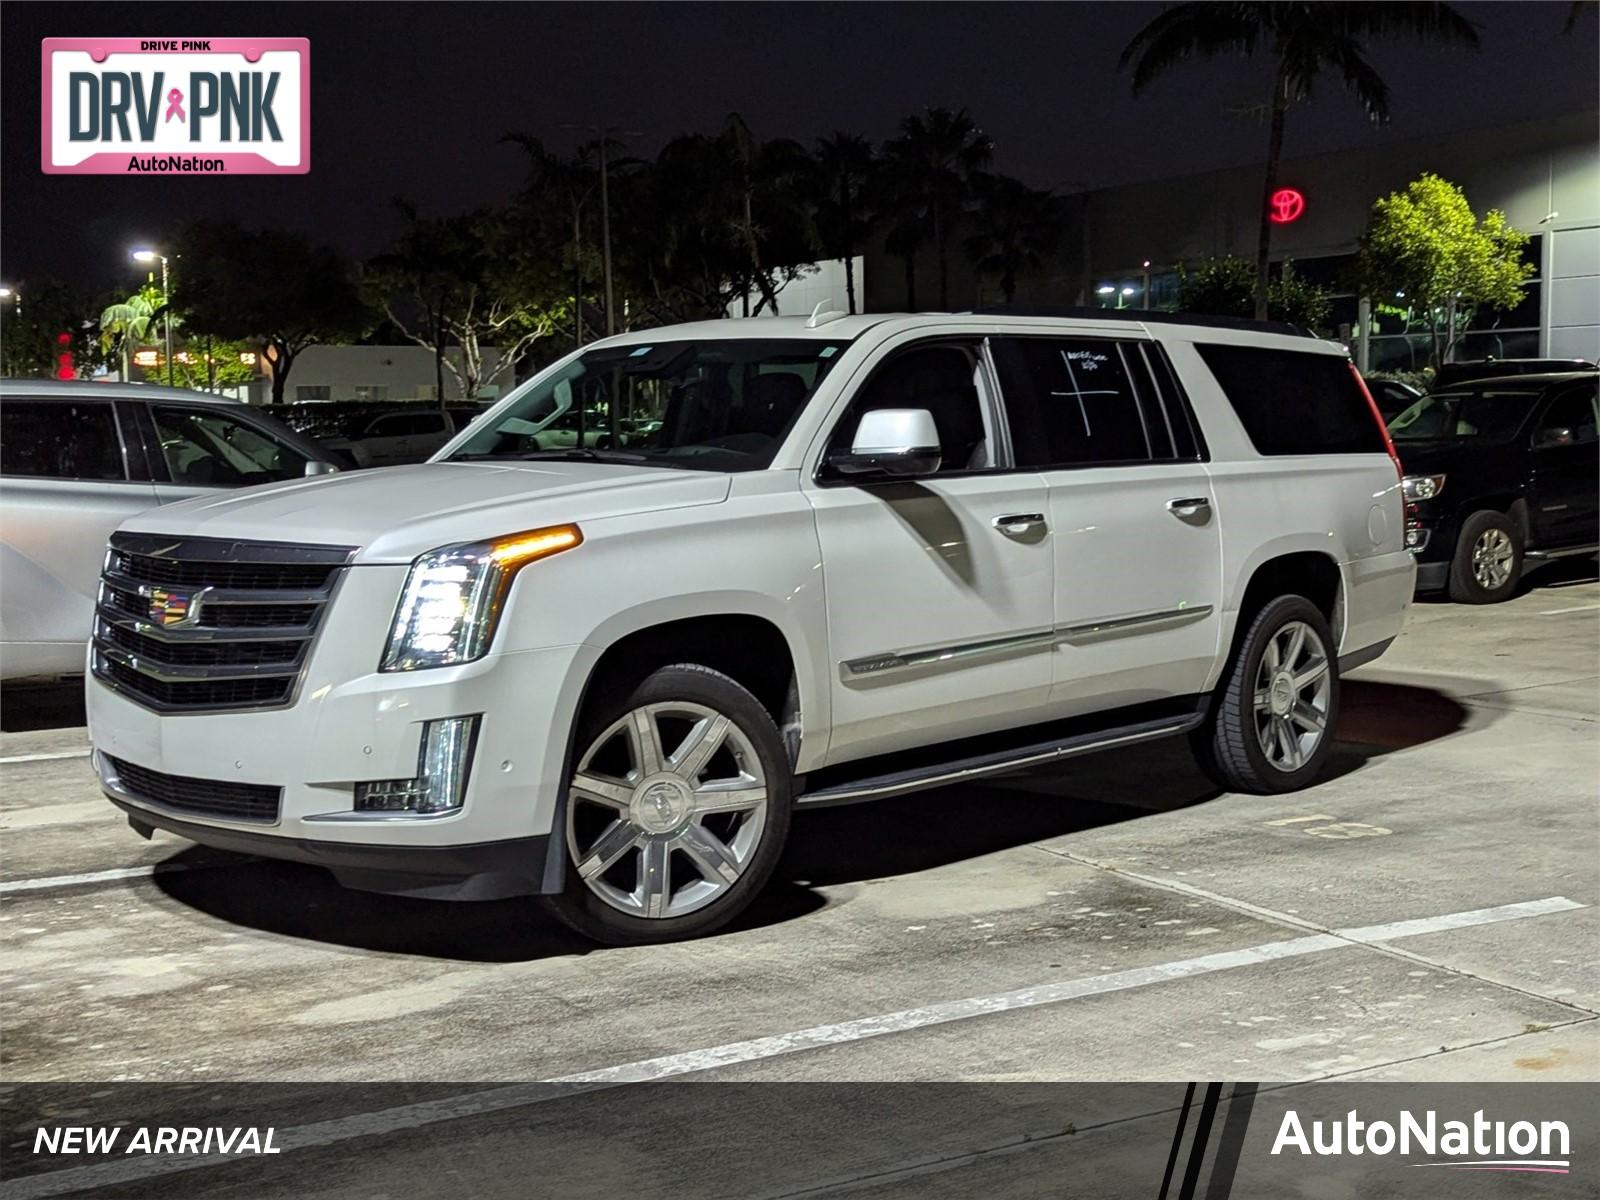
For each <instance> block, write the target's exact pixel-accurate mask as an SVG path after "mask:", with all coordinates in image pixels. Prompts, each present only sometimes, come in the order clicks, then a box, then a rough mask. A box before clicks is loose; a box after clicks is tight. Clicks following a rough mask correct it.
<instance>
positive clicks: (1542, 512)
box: [1389, 370, 1600, 604]
mask: <svg viewBox="0 0 1600 1200" xmlns="http://www.w3.org/2000/svg"><path fill="white" fill-rule="evenodd" d="M1596 378H1597V375H1596V372H1594V371H1593V370H1589V371H1566V372H1561V373H1558V374H1545V375H1520V376H1515V377H1508V378H1503V379H1479V380H1474V381H1471V382H1467V383H1460V384H1456V385H1453V386H1446V387H1444V388H1441V389H1439V390H1437V391H1434V392H1432V393H1430V394H1429V395H1427V396H1424V397H1423V398H1422V399H1421V400H1418V401H1417V402H1416V403H1415V404H1413V405H1412V406H1411V407H1410V408H1408V409H1406V410H1405V411H1404V412H1402V413H1401V414H1400V415H1399V416H1397V417H1395V418H1394V420H1393V421H1391V422H1390V423H1389V433H1390V435H1391V436H1392V437H1393V438H1394V442H1395V446H1396V448H1397V449H1398V450H1399V452H1400V461H1401V462H1402V463H1403V464H1404V467H1405V492H1406V547H1407V548H1408V549H1409V550H1411V551H1412V552H1413V553H1414V554H1415V555H1416V556H1417V590H1418V591H1438V590H1440V589H1445V590H1447V591H1448V592H1449V594H1450V598H1451V599H1452V600H1457V601H1460V602H1462V603H1464V604H1493V603H1495V602H1497V601H1500V600H1506V599H1509V598H1510V596H1511V594H1512V592H1513V591H1514V590H1515V589H1516V585H1517V578H1518V576H1519V575H1520V573H1521V571H1522V564H1523V561H1524V559H1546V558H1558V557H1564V556H1566V555H1570V554H1588V553H1593V552H1594V551H1595V549H1596V544H1597V543H1600V502H1597V498H1596V497H1597V492H1600V444H1597V442H1600V438H1597V432H1596V430H1597V425H1600V421H1597V400H1596Z"/></svg>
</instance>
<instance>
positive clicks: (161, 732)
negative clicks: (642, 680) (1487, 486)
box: [85, 567, 599, 897]
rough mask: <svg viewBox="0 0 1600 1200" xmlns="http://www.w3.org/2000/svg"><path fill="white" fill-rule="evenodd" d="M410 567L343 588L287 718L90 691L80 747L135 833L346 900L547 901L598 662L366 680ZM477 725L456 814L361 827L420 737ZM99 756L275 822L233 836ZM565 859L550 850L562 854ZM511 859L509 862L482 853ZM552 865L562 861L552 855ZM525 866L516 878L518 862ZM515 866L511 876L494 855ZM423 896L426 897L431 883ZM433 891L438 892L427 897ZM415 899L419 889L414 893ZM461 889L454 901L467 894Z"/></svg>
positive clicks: (370, 574)
mask: <svg viewBox="0 0 1600 1200" xmlns="http://www.w3.org/2000/svg"><path fill="white" fill-rule="evenodd" d="M404 572H405V568H404V567H394V568H391V567H357V568H353V569H352V570H350V572H349V574H348V578H346V580H345V581H344V583H343V584H342V585H341V590H340V594H339V597H338V599H337V600H336V601H335V602H334V603H333V604H332V605H331V606H330V608H329V610H328V612H327V614H326V617H325V620H324V624H323V627H322V628H321V630H320V631H319V633H318V635H317V642H316V644H315V646H314V647H313V650H312V652H311V656H310V660H309V661H308V663H307V665H306V669H305V674H304V677H303V678H302V679H301V680H300V685H299V688H298V690H297V692H296V695H295V699H294V701H293V703H291V704H290V705H288V706H287V707H281V708H270V709H255V710H245V711H223V712H193V713H165V714H163V713H157V712H154V711H152V710H151V709H149V708H146V707H144V706H143V705H141V704H139V703H138V702H136V701H134V700H132V699H130V698H128V697H127V696H125V695H123V694H121V693H119V692H118V691H117V690H116V689H115V688H113V687H110V686H107V684H105V683H104V682H102V681H101V680H100V679H98V678H95V677H94V676H92V675H91V676H90V677H89V678H88V679H87V681H86V684H85V687H86V694H87V709H88V718H89V736H90V741H91V742H92V744H93V745H94V747H95V750H96V751H97V754H98V755H99V756H100V760H101V761H100V768H101V782H102V786H103V787H104V789H105V790H106V792H107V794H108V795H109V796H110V797H111V799H112V800H113V801H114V802H115V803H117V804H118V805H119V806H120V807H122V808H124V809H125V810H127V811H129V815H130V818H131V819H132V820H133V821H134V822H135V824H136V826H142V827H145V828H161V829H168V830H171V831H172V832H175V833H179V834H181V835H182V836H184V837H188V838H191V839H193V840H194V841H197V842H200V843H202V844H206V845H214V846H221V847H225V848H229V849H237V848H244V847H246V845H247V847H248V851H249V852H250V853H253V854H259V855H264V856H268V857H275V858H289V859H296V860H298V861H305V862H320V863H322V864H323V865H326V866H329V867H330V868H332V869H334V870H335V872H336V873H338V874H339V875H340V878H341V879H342V880H344V881H346V882H350V883H352V884H353V885H355V886H372V884H371V883H370V882H368V883H362V882H361V880H362V879H363V878H364V877H365V876H363V872H371V873H372V874H371V879H374V880H375V879H377V877H378V876H379V875H381V874H385V873H389V874H394V875H396V876H399V877H405V876H415V877H418V878H420V879H421V880H422V881H423V882H421V883H420V884H416V885H415V886H412V885H410V884H406V883H405V880H404V878H402V879H401V881H400V882H401V885H402V886H398V887H389V886H385V887H382V888H378V889H376V890H401V891H406V892H408V893H410V894H419V895H421V894H442V892H443V891H447V890H449V889H450V888H451V887H453V886H455V885H454V884H450V883H448V881H449V880H454V881H455V883H456V884H462V883H463V881H466V880H470V879H472V878H475V877H482V878H480V879H478V882H477V883H475V884H471V885H470V886H468V885H463V886H464V892H463V894H465V895H471V896H477V897H487V896H488V895H490V894H511V892H510V891H508V890H507V889H509V888H511V887H512V886H513V881H517V882H516V883H515V887H516V890H517V891H522V892H527V891H547V890H554V888H555V887H557V886H558V885H559V873H560V870H561V862H560V859H561V855H560V854H559V853H556V854H554V855H551V854H548V853H546V852H545V849H546V847H547V846H548V845H549V843H550V841H551V839H550V836H549V835H550V833H551V831H552V829H554V828H556V827H557V803H558V798H559V795H560V790H561V773H562V769H563V766H564V764H565V761H566V755H567V740H568V738H569V736H570V732H571V714H573V713H575V712H577V711H578V708H579V703H580V700H581V691H582V687H583V683H584V681H585V680H586V679H587V677H588V674H589V671H590V670H591V669H592V667H593V664H594V661H595V660H596V659H597V658H598V655H599V651H598V650H597V649H595V648H594V647H590V646H585V645H575V646H562V647H551V648H545V649H538V650H525V651H518V652H514V653H502V654H490V655H489V656H488V657H486V658H484V659H482V660H480V661H478V662H474V663H468V664H465V665H462V666H459V667H445V668H439V669H436V670H427V671H416V672H395V673H391V674H384V673H381V672H379V671H377V670H376V667H377V664H378V661H379V659H380V657H381V655H382V651H383V642H384V639H385V637H386V636H387V634H388V627H389V619H390V616H391V615H392V613H393V609H394V597H395V596H396V595H397V594H398V591H399V587H400V583H401V580H402V579H403V577H404ZM468 716H476V717H478V718H479V722H478V734H477V742H476V745H475V748H474V753H473V758H472V763H471V767H470V771H469V775H468V779H467V784H466V791H465V803H464V804H463V805H462V807H461V808H459V809H455V810H451V811H448V812H444V813H438V814H416V813H409V812H357V811H355V809H354V802H355V787H356V784H358V783H362V782H367V781H374V780H390V779H405V778H408V777H410V776H412V775H413V774H414V773H415V772H416V770H417V763H418V754H419V750H420V747H421V742H422V731H423V726H424V725H425V724H426V723H427V722H429V721H437V720H442V719H445V718H449V717H468ZM106 756H109V757H112V758H116V759H120V760H122V761H123V762H125V763H128V764H132V765H134V766H137V767H142V768H144V769H145V770H146V771H151V772H158V773H160V774H162V775H168V776H178V777H183V778H184V779H187V780H191V781H199V782H200V783H202V784H203V783H205V782H208V781H209V782H215V783H217V784H226V785H256V786H257V787H270V788H275V789H279V798H278V803H277V806H276V812H275V815H274V816H273V817H271V818H269V819H256V820H238V819H230V818H223V817H218V816H213V815H206V814H203V813H197V812H195V811H193V810H192V809H188V808H184V809H181V810H180V809H175V808H172V807H167V806H164V805H162V804H160V803H156V802H154V801H153V800H152V799H151V797H150V796H148V795H138V794H133V793H132V792H130V791H129V790H128V789H127V788H123V787H120V786H117V781H116V778H115V771H114V770H112V769H111V768H110V765H109V764H108V763H106V762H104V761H103V760H104V758H105V757H106ZM555 840H556V841H557V843H559V841H560V839H555ZM496 846H510V847H517V846H520V847H521V848H522V850H521V851H520V852H518V851H515V850H506V851H504V854H502V852H501V851H498V850H494V849H491V848H492V847H496ZM558 849H559V847H558ZM518 853H521V854H523V855H525V856H526V857H527V859H528V861H527V862H526V863H520V862H516V861H512V860H515V859H516V858H517V855H518ZM507 855H509V856H510V857H509V859H508V858H506V857H505V856H507ZM430 881H431V882H430ZM435 885H438V886H437V887H436V886H435ZM419 887H420V888H421V889H422V890H420V891H419V890H417V889H418V888H419ZM456 890H458V891H461V890H463V889H462V888H457V889H456Z"/></svg>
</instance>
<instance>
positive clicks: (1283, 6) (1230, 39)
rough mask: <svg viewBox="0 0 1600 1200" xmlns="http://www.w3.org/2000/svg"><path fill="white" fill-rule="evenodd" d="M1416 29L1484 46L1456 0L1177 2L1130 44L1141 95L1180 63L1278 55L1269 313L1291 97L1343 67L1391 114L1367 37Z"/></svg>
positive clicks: (1419, 34) (1373, 114) (1264, 208)
mask: <svg viewBox="0 0 1600 1200" xmlns="http://www.w3.org/2000/svg"><path fill="white" fill-rule="evenodd" d="M1400 36H1405V37H1415V38H1420V39H1424V40H1428V41H1433V42H1438V43H1440V44H1448V43H1454V44H1458V45H1463V46H1470V47H1473V48H1476V47H1477V45H1478V35H1477V30H1476V27H1475V26H1474V25H1473V23H1472V22H1471V21H1469V20H1467V19H1466V18H1465V17H1463V16H1462V15H1461V14H1459V13H1458V12H1456V11H1455V9H1454V8H1452V7H1451V6H1450V5H1448V4H1439V3H1410V2H1403V0H1386V2H1385V3H1382V4H1377V3H1341V2H1337V0H1323V2H1320V3H1304V2H1296V3H1285V2H1281V0H1276V2H1275V0H1266V2H1263V3H1232V2H1229V3H1212V2H1202V3H1188V4H1177V5H1174V6H1173V7H1172V8H1169V9H1167V10H1166V11H1165V12H1163V13H1162V14H1161V15H1160V16H1158V17H1157V18H1156V19H1155V20H1153V21H1151V22H1150V23H1149V24H1148V25H1146V26H1145V27H1144V28H1143V29H1141V30H1140V31H1139V32H1138V33H1137V34H1135V35H1134V37H1133V40H1132V41H1130V42H1129V43H1128V45H1127V47H1126V48H1125V49H1124V50H1123V52H1122V57H1121V59H1120V63H1119V65H1121V66H1123V67H1127V66H1129V65H1130V64H1131V65H1132V67H1133V90H1134V93H1135V94H1136V95H1137V94H1138V93H1140V92H1142V91H1144V90H1145V88H1147V87H1148V86H1149V85H1150V84H1151V83H1152V82H1153V81H1154V80H1156V79H1157V78H1159V77H1160V76H1162V75H1165V74H1166V73H1167V72H1168V71H1170V70H1171V69H1172V68H1173V67H1175V66H1178V65H1180V64H1182V63H1185V62H1188V61H1190V60H1193V59H1209V58H1215V57H1216V56H1217V55H1220V54H1244V55H1250V54H1254V53H1255V52H1256V51H1257V50H1258V49H1265V50H1266V51H1267V53H1268V54H1269V55H1270V56H1271V58H1272V61H1273V71H1272V91H1271V93H1270V96H1269V99H1268V102H1267V106H1266V111H1267V113H1268V114H1269V115H1268V122H1267V123H1268V134H1267V162H1266V179H1265V183H1264V185H1263V187H1262V192H1261V197H1260V201H1259V205H1258V207H1259V209H1260V215H1259V223H1260V227H1259V236H1258V238H1257V243H1256V285H1255V316H1256V318H1257V319H1258V320H1260V319H1264V318H1265V317H1266V315H1267V303H1268V299H1267V282H1268V273H1267V264H1268V261H1269V258H1270V254H1271V241H1272V222H1271V220H1270V218H1269V214H1268V198H1269V197H1270V196H1271V195H1272V193H1273V191H1274V190H1275V189H1276V188H1277V185H1278V162H1279V159H1280V158H1281V157H1282V154H1283V127H1284V117H1285V114H1286V113H1287V112H1288V110H1289V106H1290V105H1291V104H1295V103H1299V102H1301V101H1305V100H1309V99H1310V97H1311V92H1312V85H1313V84H1314V83H1315V82H1316V80H1317V77H1318V76H1319V75H1321V74H1322V73H1323V72H1324V71H1326V70H1332V71H1337V72H1338V73H1339V74H1340V76H1342V78H1343V80H1344V84H1345V86H1346V87H1347V88H1348V89H1349V90H1351V91H1352V92H1354V93H1355V95H1356V98H1357V99H1358V100H1359V101H1360V102H1361V105H1362V107H1363V108H1364V109H1365V110H1366V112H1367V115H1368V117H1370V118H1371V119H1372V120H1373V121H1386V120H1388V118H1389V88H1388V85H1387V84H1385V83H1384V81H1383V78H1382V77H1381V76H1380V75H1379V74H1378V72H1377V70H1376V68H1374V67H1373V65H1372V64H1371V63H1370V62H1369V61H1367V55H1366V46H1365V44H1364V39H1367V38H1374V37H1400Z"/></svg>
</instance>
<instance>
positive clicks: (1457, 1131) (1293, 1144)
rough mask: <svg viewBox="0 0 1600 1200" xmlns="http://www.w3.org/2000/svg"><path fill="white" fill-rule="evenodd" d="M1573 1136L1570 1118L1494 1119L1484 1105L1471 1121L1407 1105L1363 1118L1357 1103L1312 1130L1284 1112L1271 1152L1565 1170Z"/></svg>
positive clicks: (1533, 1170) (1429, 1164)
mask: <svg viewBox="0 0 1600 1200" xmlns="http://www.w3.org/2000/svg"><path fill="white" fill-rule="evenodd" d="M1571 1141H1572V1136H1571V1134H1570V1132H1569V1131H1568V1129H1567V1123H1566V1122H1565V1121H1540V1122H1538V1123H1537V1124H1535V1123H1534V1122H1532V1121H1512V1122H1510V1123H1509V1124H1508V1123H1507V1122H1505V1121H1491V1120H1489V1119H1488V1118H1487V1117H1486V1116H1484V1114H1483V1110H1482V1109H1479V1110H1478V1111H1477V1112H1475V1113H1473V1114H1472V1119H1471V1120H1470V1121H1456V1120H1449V1121H1441V1120H1440V1119H1439V1115H1438V1114H1437V1113H1435V1112H1433V1111H1432V1110H1429V1111H1428V1112H1425V1113H1423V1114H1422V1116H1421V1118H1418V1117H1417V1116H1416V1115H1415V1114H1414V1113H1412V1112H1410V1111H1409V1110H1405V1109H1402V1110H1401V1112H1400V1115H1399V1119H1398V1120H1396V1121H1363V1120H1362V1119H1361V1117H1360V1115H1359V1114H1358V1113H1357V1111H1356V1110H1355V1109H1351V1110H1350V1111H1349V1112H1348V1113H1346V1114H1345V1115H1344V1117H1342V1118H1337V1119H1334V1120H1331V1121H1322V1120H1313V1121H1311V1122H1310V1132H1309V1133H1308V1132H1307V1128H1306V1122H1305V1121H1304V1120H1303V1119H1302V1118H1301V1116H1300V1114H1299V1113H1298V1112H1296V1111H1295V1110H1294V1109H1292V1108H1291V1109H1290V1110H1289V1111H1288V1112H1286V1113H1284V1114H1283V1122H1282V1124H1280V1125H1279V1126H1278V1136H1277V1138H1276V1140H1274V1142H1273V1143H1272V1153H1274V1154H1284V1153H1287V1152H1290V1151H1298V1152H1299V1153H1301V1154H1303V1155H1306V1156H1308V1157H1319V1158H1326V1157H1341V1156H1344V1155H1351V1156H1358V1155H1364V1154H1370V1155H1372V1156H1374V1157H1377V1158H1382V1157H1384V1156H1385V1155H1389V1154H1398V1155H1402V1156H1410V1155H1414V1154H1415V1155H1424V1156H1426V1157H1429V1158H1434V1157H1436V1156H1440V1155H1443V1156H1444V1157H1442V1158H1439V1159H1438V1161H1436V1162H1422V1163H1410V1164H1408V1165H1410V1166H1413V1167H1449V1168H1452V1169H1455V1170H1458V1171H1523V1172H1528V1173H1531V1174H1540V1175H1565V1174H1567V1173H1568V1172H1569V1171H1570V1169H1571V1165H1572V1164H1571V1161H1570V1160H1569V1158H1568V1155H1570V1154H1571V1153H1572V1146H1571Z"/></svg>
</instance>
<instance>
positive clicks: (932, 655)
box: [839, 604, 1212, 683]
mask: <svg viewBox="0 0 1600 1200" xmlns="http://www.w3.org/2000/svg"><path fill="white" fill-rule="evenodd" d="M1211 612H1212V606H1211V605H1209V604H1196V605H1194V606H1192V607H1191V606H1189V605H1180V606H1179V607H1177V608H1168V609H1162V610H1161V611H1159V612H1147V613H1133V614H1131V615H1129V616H1125V617H1106V618H1104V619H1102V620H1098V621H1087V622H1084V623H1083V624H1080V625H1061V626H1057V627H1055V628H1052V629H1037V630H1029V631H1028V632H1026V633H1017V634H1009V635H1007V636H1006V637H1000V638H989V639H987V640H984V641H979V642H958V643H956V644H955V645H950V646H933V647H929V648H928V649H925V650H893V651H888V652H885V653H883V654H872V655H868V656H867V657H865V658H852V659H848V660H846V661H844V662H842V663H840V664H839V674H840V677H841V678H842V679H843V680H844V681H845V682H846V683H850V682H852V681H854V680H860V679H875V678H881V677H882V676H884V675H892V674H895V673H898V672H902V671H909V670H913V669H915V668H918V667H923V668H939V667H943V666H946V665H950V666H956V667H959V666H964V665H967V664H968V663H970V662H972V661H973V660H976V659H983V658H988V657H992V656H998V655H1002V654H1010V653H1015V652H1017V651H1020V650H1045V649H1049V648H1052V647H1054V646H1055V645H1056V643H1058V642H1067V643H1069V644H1078V643H1082V642H1095V641H1100V640H1102V639H1105V638H1112V637H1120V636H1121V635H1123V634H1126V633H1132V632H1141V633H1142V632H1147V631H1150V630H1152V629H1154V628H1155V627H1157V626H1172V625H1177V624H1182V623H1183V622H1186V621H1197V620H1200V619H1201V618H1203V617H1208V616H1210V615H1211Z"/></svg>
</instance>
